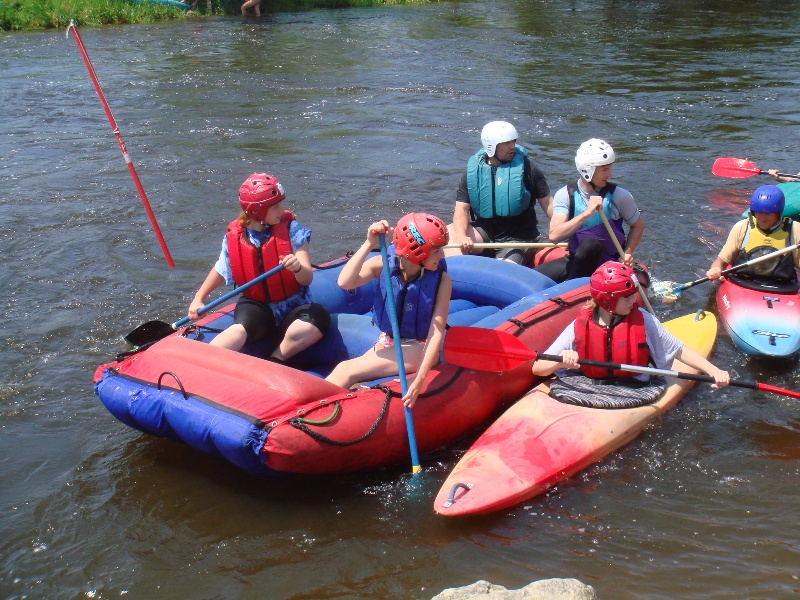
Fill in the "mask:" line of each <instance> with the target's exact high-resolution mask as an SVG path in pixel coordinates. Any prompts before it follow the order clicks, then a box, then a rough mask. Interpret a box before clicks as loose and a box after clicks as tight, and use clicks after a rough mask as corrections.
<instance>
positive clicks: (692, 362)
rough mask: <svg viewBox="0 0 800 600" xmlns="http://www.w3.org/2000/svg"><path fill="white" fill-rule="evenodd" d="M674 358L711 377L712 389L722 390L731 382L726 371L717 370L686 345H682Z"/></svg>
mask: <svg viewBox="0 0 800 600" xmlns="http://www.w3.org/2000/svg"><path fill="white" fill-rule="evenodd" d="M676 358H677V359H678V360H679V361H681V362H682V363H684V364H686V365H689V366H690V367H693V368H695V369H697V370H698V371H702V372H703V373H705V374H706V375H710V376H711V377H713V378H714V383H713V384H712V385H711V387H713V388H724V387H725V386H727V385H728V384H729V383H730V382H731V376H730V374H729V373H728V372H727V371H723V370H722V369H718V368H717V367H715V366H714V365H713V364H711V363H710V362H709V361H708V360H707V359H706V358H705V357H704V356H703V355H702V354H700V353H699V352H698V351H697V350H695V349H693V348H690V347H689V346H687V345H686V344H684V345H683V347H682V348H681V350H680V352H678V354H677V355H676Z"/></svg>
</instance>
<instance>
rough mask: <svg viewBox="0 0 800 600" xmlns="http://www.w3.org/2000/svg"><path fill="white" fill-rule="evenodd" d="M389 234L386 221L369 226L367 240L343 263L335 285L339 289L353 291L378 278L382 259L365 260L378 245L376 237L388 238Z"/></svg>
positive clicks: (389, 230) (376, 257) (374, 257)
mask: <svg viewBox="0 0 800 600" xmlns="http://www.w3.org/2000/svg"><path fill="white" fill-rule="evenodd" d="M390 232H391V228H390V227H389V223H387V222H386V221H377V222H376V223H373V224H372V225H370V226H369V228H368V229H367V240H366V241H365V242H364V243H363V244H361V247H360V248H359V249H358V250H356V252H355V254H353V256H352V257H351V258H350V260H348V261H347V263H345V265H344V267H342V270H341V272H340V273H339V278H338V279H337V280H336V283H338V284H339V287H340V288H342V289H345V290H353V289H355V288H357V287H359V286H362V285H364V284H365V283H367V282H369V281H371V280H373V279H377V278H378V277H379V276H380V273H381V268H382V267H383V260H382V258H381V257H379V256H373V257H372V258H371V259H370V260H367V256H368V255H369V253H370V252H372V251H373V250H374V249H375V246H377V245H378V236H379V235H380V234H384V235H386V236H388V235H389V233H390ZM365 261H366V262H365Z"/></svg>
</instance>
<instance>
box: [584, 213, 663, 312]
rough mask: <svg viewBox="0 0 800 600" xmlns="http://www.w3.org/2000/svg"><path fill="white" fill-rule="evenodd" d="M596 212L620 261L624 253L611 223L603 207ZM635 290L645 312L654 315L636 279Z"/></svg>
mask: <svg viewBox="0 0 800 600" xmlns="http://www.w3.org/2000/svg"><path fill="white" fill-rule="evenodd" d="M597 212H599V213H600V218H601V219H603V225H605V226H606V231H607V232H608V237H610V238H611V241H612V242H614V248H616V249H617V253H618V254H619V259H620V260H622V259H623V258H624V256H625V251H624V250H623V249H622V246H620V245H619V240H618V239H617V234H616V233H614V230H613V229H611V223H609V222H608V217H607V216H606V213H604V212H603V207H602V206H601V207H600V208H598V209H597ZM636 290H637V291H638V292H639V297H640V298H641V299H642V302H643V303H644V307H645V308H646V309H647V312H649V313H650V314H651V315H652V314H654V313H653V307H652V306H650V301H649V300H648V299H647V294H646V293H645V291H644V289H642V286H640V285H639V281H638V279H637V281H636Z"/></svg>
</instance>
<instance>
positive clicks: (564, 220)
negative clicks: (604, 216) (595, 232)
mask: <svg viewBox="0 0 800 600" xmlns="http://www.w3.org/2000/svg"><path fill="white" fill-rule="evenodd" d="M602 206H603V198H602V197H601V196H591V197H590V198H589V202H588V203H587V205H586V208H585V209H584V210H583V211H582V212H581V213H580V214H577V215H575V216H574V217H573V218H571V219H569V215H565V214H563V213H558V214H555V215H553V217H552V218H551V219H550V232H549V237H550V241H551V242H553V243H559V242H564V241H566V240H568V239H569V238H571V237H572V236H573V235H575V233H576V232H577V231H578V230H579V229H580V228H581V227H582V226H583V224H584V223H586V221H587V220H588V219H589V217H591V216H592V215H593V214H594V213H595V212H596V211H598V210H600V209H601V208H602Z"/></svg>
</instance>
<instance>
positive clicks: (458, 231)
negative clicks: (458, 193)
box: [452, 201, 474, 254]
mask: <svg viewBox="0 0 800 600" xmlns="http://www.w3.org/2000/svg"><path fill="white" fill-rule="evenodd" d="M468 227H469V203H466V202H459V201H456V208H455V210H454V211H453V237H454V238H455V239H453V240H452V241H453V242H454V243H456V244H458V245H459V246H460V247H461V252H462V253H464V254H470V252H471V251H472V244H473V243H474V241H473V240H472V238H471V237H469V236H468V235H467V228H468Z"/></svg>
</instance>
